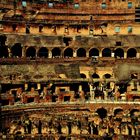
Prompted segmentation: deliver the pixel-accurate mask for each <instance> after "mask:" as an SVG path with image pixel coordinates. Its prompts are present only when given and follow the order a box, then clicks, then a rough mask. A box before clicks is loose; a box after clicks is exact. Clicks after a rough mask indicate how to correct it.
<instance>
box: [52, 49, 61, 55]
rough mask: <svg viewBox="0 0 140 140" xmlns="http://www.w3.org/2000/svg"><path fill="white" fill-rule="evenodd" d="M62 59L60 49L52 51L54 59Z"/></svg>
mask: <svg viewBox="0 0 140 140" xmlns="http://www.w3.org/2000/svg"><path fill="white" fill-rule="evenodd" d="M58 56H59V57H60V56H61V49H60V48H58V47H55V48H53V49H52V57H58Z"/></svg>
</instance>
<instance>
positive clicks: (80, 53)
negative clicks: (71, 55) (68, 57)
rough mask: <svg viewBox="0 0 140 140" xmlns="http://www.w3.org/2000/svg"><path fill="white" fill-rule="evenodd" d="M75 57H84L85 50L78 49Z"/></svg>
mask: <svg viewBox="0 0 140 140" xmlns="http://www.w3.org/2000/svg"><path fill="white" fill-rule="evenodd" d="M77 56H78V57H86V50H85V49H84V48H79V49H78V50H77Z"/></svg>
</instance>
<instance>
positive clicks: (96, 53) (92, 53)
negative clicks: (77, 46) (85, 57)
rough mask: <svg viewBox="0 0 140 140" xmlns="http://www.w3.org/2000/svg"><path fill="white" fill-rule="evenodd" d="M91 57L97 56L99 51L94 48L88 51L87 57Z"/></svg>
mask: <svg viewBox="0 0 140 140" xmlns="http://www.w3.org/2000/svg"><path fill="white" fill-rule="evenodd" d="M92 56H99V50H98V49H96V48H92V49H91V50H90V51H89V57H92Z"/></svg>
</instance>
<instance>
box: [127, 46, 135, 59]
mask: <svg viewBox="0 0 140 140" xmlns="http://www.w3.org/2000/svg"><path fill="white" fill-rule="evenodd" d="M136 54H137V51H136V49H134V48H130V49H129V50H128V51H127V57H128V58H132V57H136Z"/></svg>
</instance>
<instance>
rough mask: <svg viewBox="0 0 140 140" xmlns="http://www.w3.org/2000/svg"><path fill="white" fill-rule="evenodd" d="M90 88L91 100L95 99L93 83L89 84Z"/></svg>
mask: <svg viewBox="0 0 140 140" xmlns="http://www.w3.org/2000/svg"><path fill="white" fill-rule="evenodd" d="M89 88H90V100H94V98H95V93H94V89H93V86H92V85H89Z"/></svg>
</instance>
